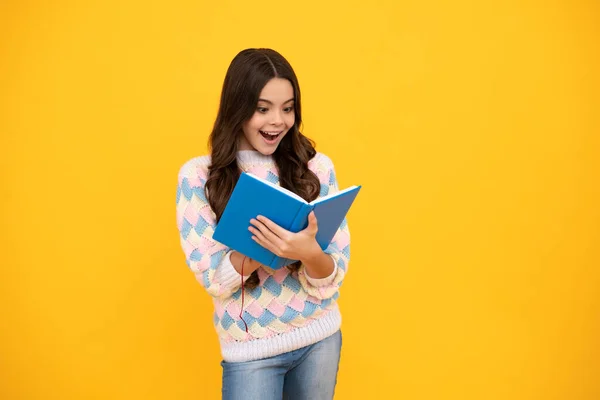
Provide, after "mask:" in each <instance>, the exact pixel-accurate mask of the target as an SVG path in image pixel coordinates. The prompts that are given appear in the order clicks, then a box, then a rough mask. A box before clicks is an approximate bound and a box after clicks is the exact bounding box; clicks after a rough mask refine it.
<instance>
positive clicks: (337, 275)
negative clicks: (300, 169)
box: [298, 153, 350, 300]
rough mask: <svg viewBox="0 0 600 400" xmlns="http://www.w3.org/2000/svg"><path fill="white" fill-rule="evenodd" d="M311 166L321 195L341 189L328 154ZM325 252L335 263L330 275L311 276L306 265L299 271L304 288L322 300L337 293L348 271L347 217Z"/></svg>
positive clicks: (348, 239)
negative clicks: (319, 185) (318, 182)
mask: <svg viewBox="0 0 600 400" xmlns="http://www.w3.org/2000/svg"><path fill="white" fill-rule="evenodd" d="M310 166H312V167H313V168H312V169H313V171H314V172H315V173H316V174H317V177H318V178H319V181H320V182H321V193H320V194H319V197H322V196H326V195H328V194H332V193H336V192H338V191H339V187H338V183H337V179H336V176H335V169H334V167H333V163H332V162H331V160H330V159H329V158H328V157H327V156H325V155H323V154H320V153H318V154H317V156H316V157H315V160H314V161H313V162H312V163H311V164H309V167H310ZM317 222H318V221H317ZM325 253H326V254H328V255H329V256H330V257H331V258H332V259H333V261H334V264H335V266H334V270H333V272H332V274H331V275H330V276H328V277H326V278H323V279H314V278H311V277H310V276H309V275H308V274H307V273H306V269H305V268H304V265H302V266H301V267H300V270H299V271H298V277H299V280H300V283H301V284H302V287H303V288H304V290H306V292H307V293H308V294H310V295H311V296H314V297H316V298H318V299H321V300H326V299H329V298H332V297H334V296H336V295H337V293H338V290H339V288H340V286H341V285H342V282H343V281H344V277H345V276H346V273H347V272H348V264H349V262H350V230H349V229H348V222H347V221H346V218H344V220H343V222H342V224H341V225H340V227H339V228H338V230H337V232H336V234H335V235H334V237H333V239H332V241H331V243H330V244H329V246H328V247H327V248H326V249H325ZM336 297H337V296H336Z"/></svg>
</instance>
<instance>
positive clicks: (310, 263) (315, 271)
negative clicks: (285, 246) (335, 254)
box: [300, 247, 335, 279]
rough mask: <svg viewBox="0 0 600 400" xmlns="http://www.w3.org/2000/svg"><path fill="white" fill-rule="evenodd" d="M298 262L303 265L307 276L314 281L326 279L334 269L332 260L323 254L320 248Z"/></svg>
mask: <svg viewBox="0 0 600 400" xmlns="http://www.w3.org/2000/svg"><path fill="white" fill-rule="evenodd" d="M300 261H302V264H304V268H305V269H306V273H307V274H308V276H310V277H311V278H315V279H322V278H327V277H328V276H330V275H331V274H332V273H333V270H334V268H335V263H334V262H333V259H332V258H331V257H330V256H329V254H326V253H324V252H323V251H322V250H321V248H320V247H319V248H318V250H315V251H314V252H312V253H311V254H309V255H307V257H306V258H304V259H302V260H300Z"/></svg>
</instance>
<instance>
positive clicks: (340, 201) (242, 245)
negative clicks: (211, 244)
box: [213, 172, 361, 269]
mask: <svg viewBox="0 0 600 400" xmlns="http://www.w3.org/2000/svg"><path fill="white" fill-rule="evenodd" d="M360 188H361V186H351V187H349V188H347V189H344V190H342V191H339V192H337V193H334V194H330V195H327V196H324V197H320V198H318V199H316V200H313V201H312V202H310V203H308V202H306V200H304V199H303V198H302V197H300V196H298V195H297V194H295V193H293V192H291V191H289V190H287V189H284V188H282V187H281V186H279V185H276V184H274V183H272V182H269V181H267V180H264V179H261V178H259V177H257V176H255V175H252V174H250V173H246V172H242V175H241V176H240V179H239V180H238V182H237V184H236V186H235V188H234V189H233V193H232V194H231V197H230V198H229V201H228V202H227V205H226V206H225V210H224V211H223V215H222V216H221V219H220V220H219V223H218V224H217V227H216V229H215V232H214V234H213V239H215V240H217V241H218V242H220V243H222V244H224V245H225V246H227V247H230V248H231V249H233V250H236V251H238V252H240V253H242V254H243V255H245V256H248V257H250V258H252V259H253V260H256V261H258V262H259V263H261V264H262V265H266V266H268V267H270V268H273V269H279V268H281V267H284V266H286V265H289V264H292V263H294V262H296V261H298V260H290V259H287V258H282V257H278V256H277V255H275V254H273V253H272V252H271V251H269V250H267V249H265V248H264V247H262V246H261V245H259V244H258V243H256V242H255V241H254V240H252V232H250V231H249V230H248V227H249V226H250V220H251V219H252V218H256V217H257V216H259V215H262V216H264V217H267V218H268V219H270V220H271V221H273V222H274V223H276V224H277V225H279V226H281V227H282V228H284V229H286V230H288V231H291V232H299V231H301V230H303V229H305V228H306V227H307V226H308V215H309V214H310V212H311V211H314V212H315V216H316V217H317V223H318V225H319V230H318V232H317V237H316V240H317V242H318V243H319V246H321V249H323V250H325V249H326V248H327V246H329V244H330V243H331V240H332V239H333V236H334V235H335V233H336V232H337V230H338V228H339V227H340V225H341V224H342V222H343V220H344V218H345V217H346V214H347V213H348V210H349V209H350V206H351V205H352V203H353V202H354V199H355V198H356V195H357V194H358V192H359V190H360Z"/></svg>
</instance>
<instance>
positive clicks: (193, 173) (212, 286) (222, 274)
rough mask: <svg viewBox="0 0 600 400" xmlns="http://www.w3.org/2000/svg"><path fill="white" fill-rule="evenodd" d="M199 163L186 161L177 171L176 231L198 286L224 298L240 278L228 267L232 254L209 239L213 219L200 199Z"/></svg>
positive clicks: (203, 173)
mask: <svg viewBox="0 0 600 400" xmlns="http://www.w3.org/2000/svg"><path fill="white" fill-rule="evenodd" d="M201 161H202V158H199V159H193V160H190V161H189V162H187V163H186V164H185V165H184V166H183V167H182V168H181V170H180V171H179V175H178V184H177V195H176V203H177V212H176V214H177V228H178V229H179V238H180V243H181V247H182V248H183V252H184V254H185V259H186V263H187V265H188V267H189V268H190V270H191V271H192V272H193V273H194V275H195V276H196V279H197V280H198V282H199V283H200V284H201V285H202V286H203V287H204V288H205V289H206V291H207V292H208V293H209V294H210V295H211V296H214V297H228V296H231V294H232V293H234V292H235V291H236V290H237V289H238V288H239V287H240V286H241V276H240V274H239V273H238V272H237V271H236V270H235V268H234V267H233V265H232V264H231V260H230V256H231V253H232V250H231V249H229V248H228V247H226V246H225V245H223V244H221V243H219V242H217V241H215V240H213V238H212V236H213V232H214V229H215V226H216V217H215V214H214V212H213V211H212V210H211V208H210V206H209V204H208V201H207V199H206V197H205V195H204V184H205V183H206V179H207V171H208V168H207V165H203V164H206V163H202V162H201ZM249 277H250V276H249V275H248V276H244V280H246V279H248V278H249Z"/></svg>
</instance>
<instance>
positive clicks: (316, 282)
mask: <svg viewBox="0 0 600 400" xmlns="http://www.w3.org/2000/svg"><path fill="white" fill-rule="evenodd" d="M328 256H329V257H331V259H332V260H333V272H332V273H331V275H329V276H327V277H325V278H320V279H317V278H311V277H310V275H308V272H306V273H305V274H304V275H305V276H306V280H307V281H308V283H310V284H311V285H313V286H314V287H323V286H328V285H331V284H332V283H333V280H334V279H335V275H336V273H337V269H338V266H337V263H336V262H335V259H334V258H333V257H332V256H331V255H330V254H328Z"/></svg>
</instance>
